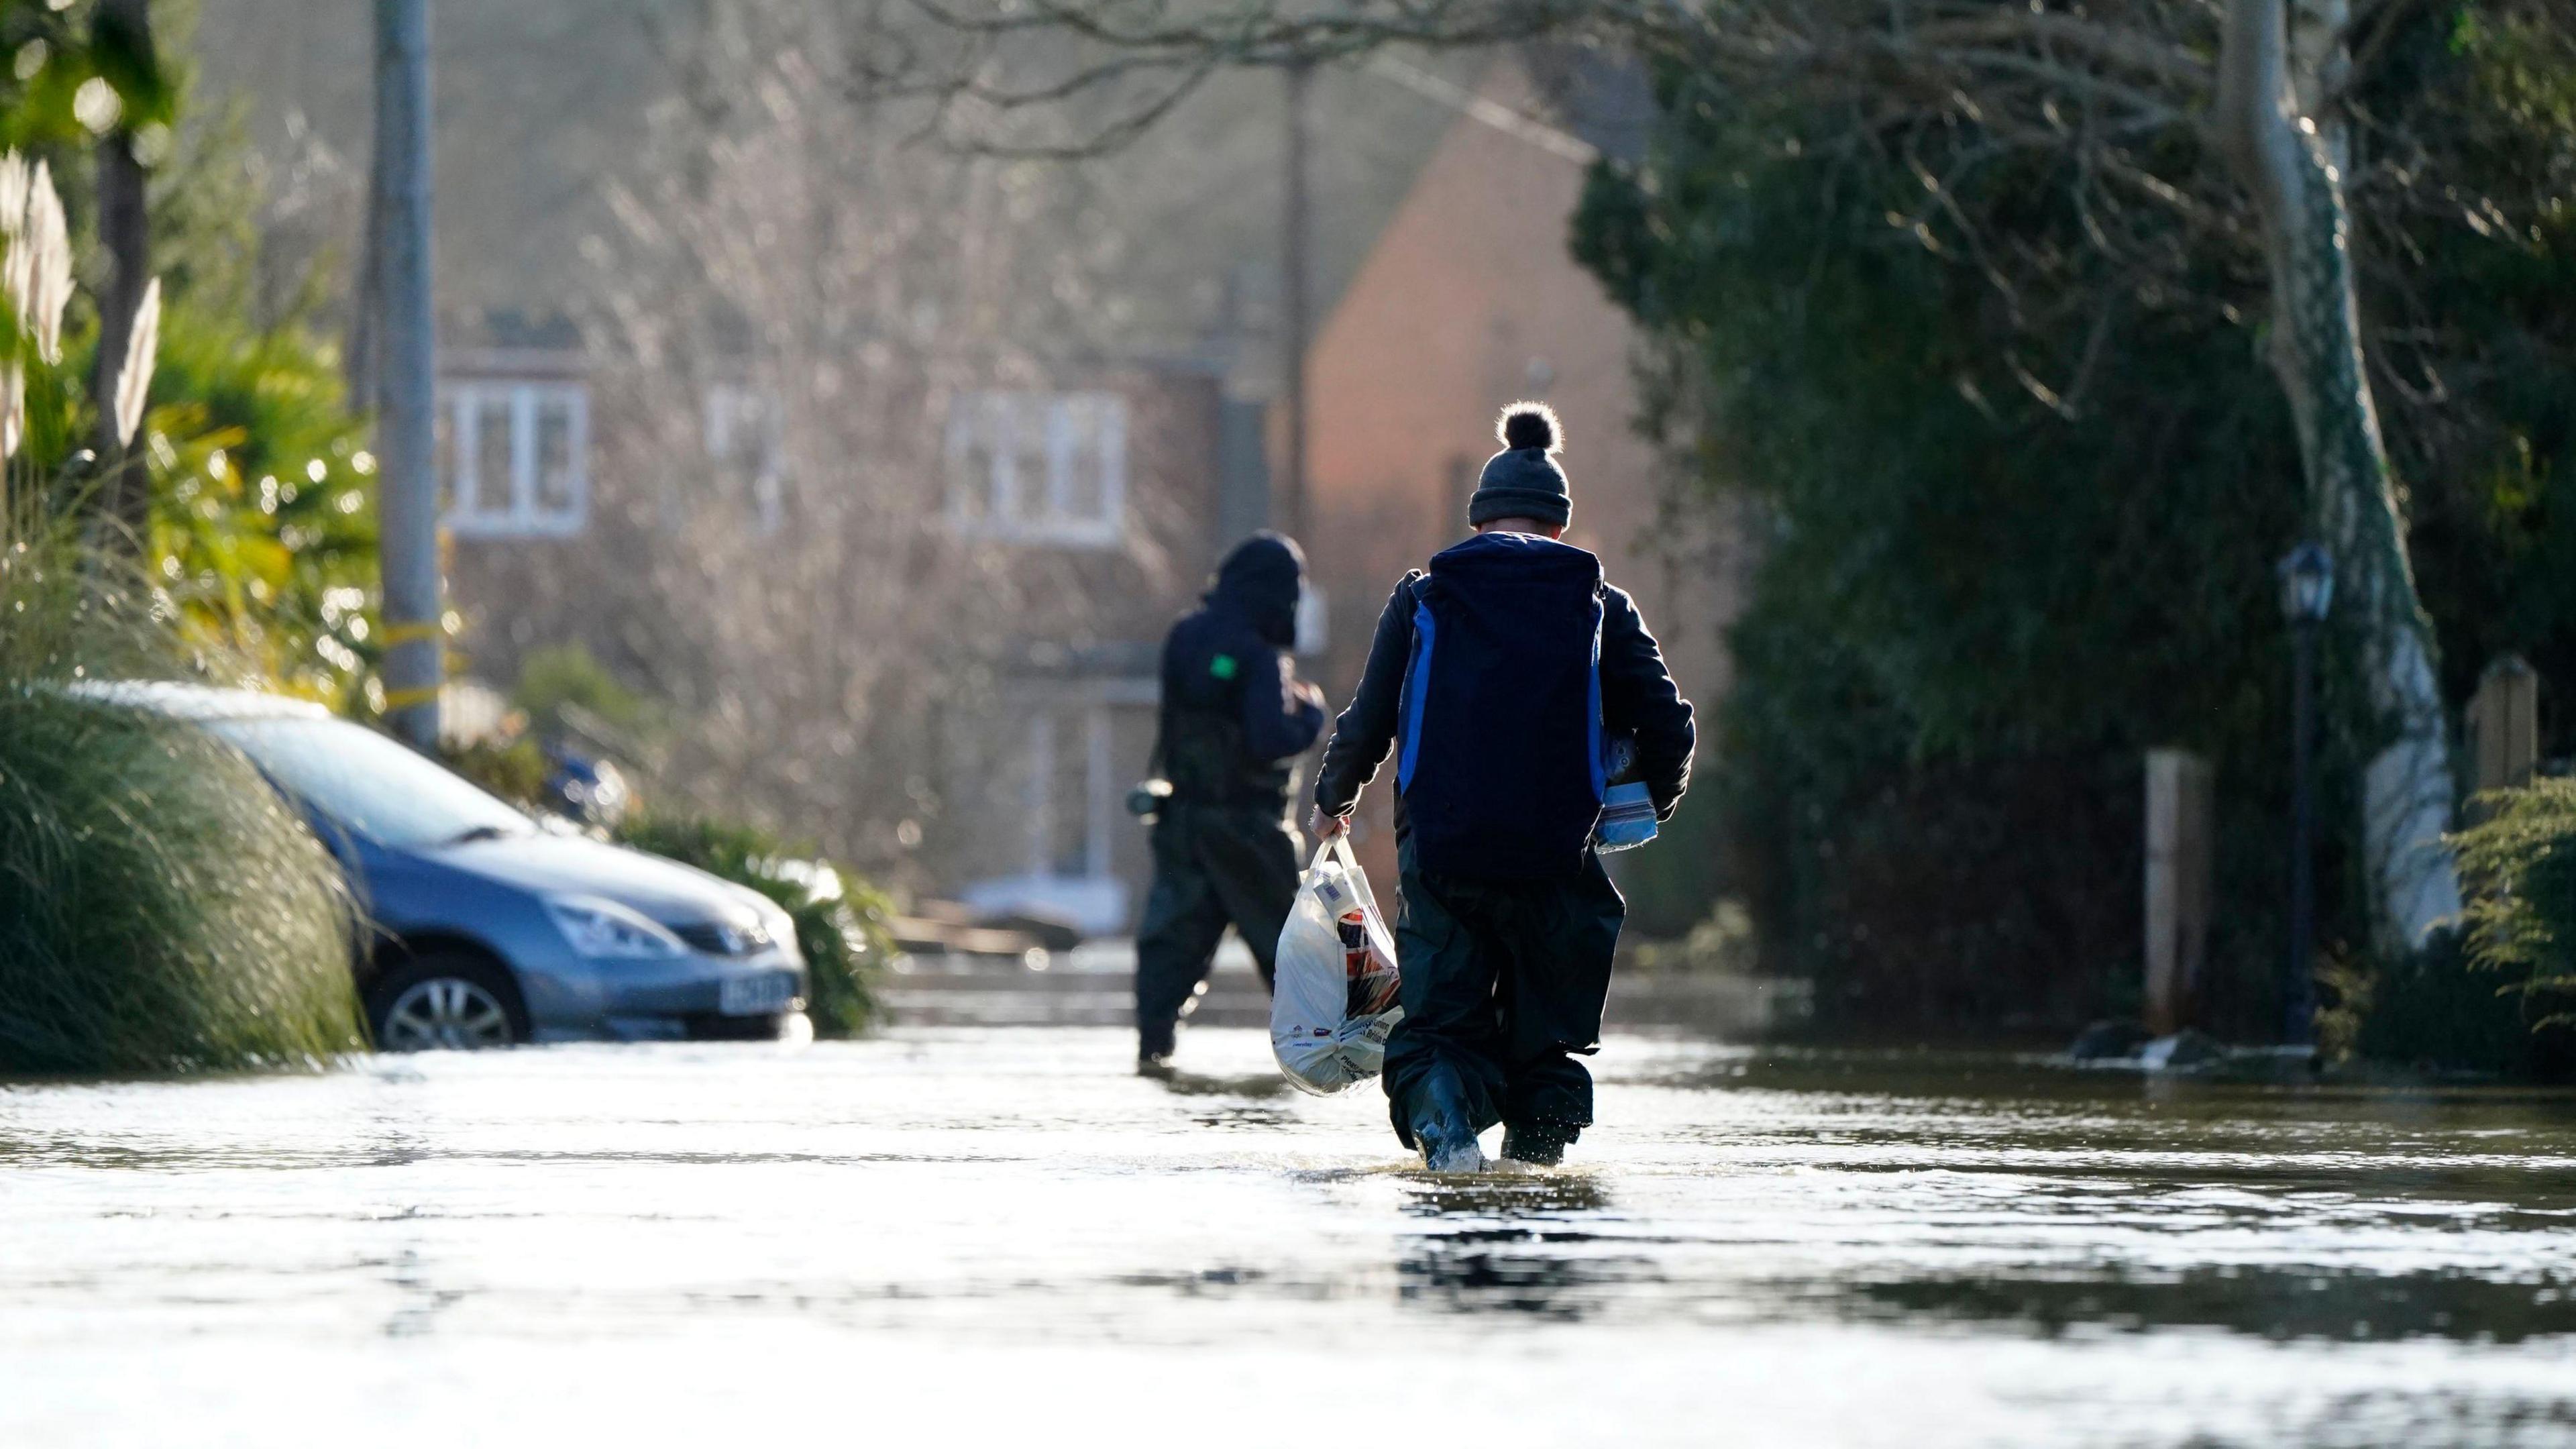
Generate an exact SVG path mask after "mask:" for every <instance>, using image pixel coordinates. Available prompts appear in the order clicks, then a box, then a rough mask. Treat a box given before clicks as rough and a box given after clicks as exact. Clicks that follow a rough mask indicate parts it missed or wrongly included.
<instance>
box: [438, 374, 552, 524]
mask: <svg viewBox="0 0 2576 1449" xmlns="http://www.w3.org/2000/svg"><path fill="white" fill-rule="evenodd" d="M438 480H439V491H440V493H441V495H442V506H441V517H442V518H443V519H444V520H445V522H446V524H447V527H448V529H449V531H450V532H452V533H455V534H457V535H459V536H462V537H476V538H561V537H566V536H569V535H571V534H576V533H579V532H581V530H582V526H583V525H584V524H585V523H587V522H588V521H589V518H590V391H589V389H587V388H585V387H583V386H582V385H581V384H580V383H578V382H565V381H533V380H526V379H517V378H449V379H446V380H445V381H443V382H441V383H440V384H439V410H438Z"/></svg>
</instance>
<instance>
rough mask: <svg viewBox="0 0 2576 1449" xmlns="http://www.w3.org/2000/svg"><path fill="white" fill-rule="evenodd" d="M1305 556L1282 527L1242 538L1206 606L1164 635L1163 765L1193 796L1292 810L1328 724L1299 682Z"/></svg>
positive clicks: (1204, 801) (1181, 790)
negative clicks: (1295, 772) (1303, 761)
mask: <svg viewBox="0 0 2576 1449" xmlns="http://www.w3.org/2000/svg"><path fill="white" fill-rule="evenodd" d="M1305 570H1306V565H1305V560H1304V559H1303V558H1302V557H1300V556H1299V555H1298V553H1297V548H1296V545H1294V544H1292V543H1290V542H1289V541H1288V540H1286V539H1284V538H1281V537H1279V536H1278V535H1276V534H1269V533H1261V534H1255V535H1254V536H1252V537H1251V538H1248V539H1246V540H1244V541H1243V542H1242V543H1241V544H1239V545H1237V546H1236V547H1235V549H1234V551H1233V552H1232V553H1230V554H1227V555H1226V558H1225V562H1224V563H1223V564H1221V565H1219V566H1218V569H1217V576H1216V582H1215V584H1214V585H1213V586H1212V587H1210V588H1209V590H1208V593H1207V597H1206V599H1205V601H1204V604H1203V606H1202V607H1201V608H1200V609H1199V610H1198V611H1197V612H1196V613H1193V614H1189V615H1187V616H1185V617H1184V618H1182V620H1181V621H1180V622H1179V623H1177V624H1174V625H1173V626H1172V632H1171V634H1170V636H1169V637H1167V638H1166V639H1165V640H1164V641H1163V719H1162V743H1161V752H1162V760H1161V764H1162V772H1163V775H1164V777H1165V778H1167V779H1169V780H1170V781H1171V782H1172V796H1173V798H1174V799H1176V800H1178V801H1181V802H1182V803H1185V804H1200V805H1241V806H1255V807H1258V808H1261V809H1265V810H1278V809H1284V808H1285V807H1286V805H1287V801H1288V790H1289V780H1290V772H1291V767H1292V765H1293V763H1294V762H1295V760H1296V758H1297V756H1299V755H1302V754H1304V753H1305V752H1306V751H1307V749H1308V748H1309V747H1311V746H1312V745H1313V744H1314V743H1315V737H1316V736H1317V735H1319V734H1321V733H1323V729H1324V711H1323V708H1322V707H1321V706H1319V705H1317V704H1316V703H1315V702H1314V701H1312V700H1311V699H1301V698H1299V697H1298V696H1297V694H1296V692H1295V689H1294V679H1295V674H1294V667H1293V665H1292V663H1291V661H1290V659H1289V656H1288V650H1289V647H1290V646H1291V645H1293V644H1295V643H1296V640H1297V593H1298V588H1299V585H1300V584H1301V583H1302V582H1303V580H1304V577H1305Z"/></svg>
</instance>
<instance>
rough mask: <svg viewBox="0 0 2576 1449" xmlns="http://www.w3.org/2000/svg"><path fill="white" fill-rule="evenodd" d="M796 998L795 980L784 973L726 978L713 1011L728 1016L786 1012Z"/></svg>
mask: <svg viewBox="0 0 2576 1449" xmlns="http://www.w3.org/2000/svg"><path fill="white" fill-rule="evenodd" d="M795 995H796V978H795V977H794V976H791V975H789V974H787V973H786V972H783V971H772V972H768V973H766V974H764V975H759V976H728V977H726V978H725V982H724V985H723V986H722V987H720V988H718V995H717V998H716V1009H717V1010H718V1011H721V1012H723V1013H724V1014H725V1015H727V1016H768V1015H770V1014H772V1013H775V1012H781V1011H785V1010H786V1009H787V1005H788V1003H789V1002H790V1001H793V1000H794V999H795Z"/></svg>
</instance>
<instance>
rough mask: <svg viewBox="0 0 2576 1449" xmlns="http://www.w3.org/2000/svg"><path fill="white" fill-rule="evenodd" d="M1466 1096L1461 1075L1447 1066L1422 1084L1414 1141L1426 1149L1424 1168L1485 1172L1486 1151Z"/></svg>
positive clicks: (1415, 1119)
mask: <svg viewBox="0 0 2576 1449" xmlns="http://www.w3.org/2000/svg"><path fill="white" fill-rule="evenodd" d="M1463 1098H1464V1093H1463V1092H1461V1091H1460V1089H1459V1086H1458V1078H1457V1075H1456V1074H1455V1073H1453V1072H1451V1071H1450V1070H1449V1069H1448V1068H1446V1067H1437V1068H1434V1069H1433V1070H1432V1072H1431V1073H1430V1075H1429V1076H1428V1077H1426V1078H1425V1079H1424V1081H1423V1083H1422V1100H1421V1103H1420V1104H1419V1105H1418V1106H1417V1107H1415V1109H1414V1116H1413V1142H1414V1145H1415V1146H1417V1147H1419V1148H1421V1149H1422V1165H1423V1166H1424V1167H1425V1168H1427V1169H1429V1170H1430V1171H1432V1172H1482V1171H1484V1170H1485V1149H1484V1148H1482V1147H1481V1146H1478V1145H1477V1142H1476V1129H1475V1128H1473V1127H1472V1126H1469V1125H1468V1123H1469V1121H1470V1119H1469V1117H1468V1115H1467V1104H1466V1102H1465V1101H1464V1100H1463Z"/></svg>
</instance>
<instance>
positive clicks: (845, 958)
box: [617, 815, 894, 1036]
mask: <svg viewBox="0 0 2576 1449" xmlns="http://www.w3.org/2000/svg"><path fill="white" fill-rule="evenodd" d="M617 839H618V841H619V843H621V844H624V845H631V846H633V847H634V848H636V849H637V850H645V851H650V852H652V853H653V854H655V855H661V856H668V857H669V858H671V859H673V860H676V861H680V862H682V863H684V864H688V865H694V866H696V867H697V868H698V869H700V870H703V871H705V872H707V873H708V874H710V875H716V876H721V877H723V878H724V879H726V880H729V881H733V882H735V883H736V884H739V885H746V886H749V887H751V888H752V889H753V890H756V891H758V892H760V893H761V894H762V895H765V896H767V897H769V898H770V899H771V900H773V901H776V902H777V903H778V904H779V905H781V906H783V907H785V908H786V910H787V913H788V915H789V916H791V917H793V918H794V919H795V922H796V944H797V946H798V948H799V949H801V950H802V951H803V952H804V953H805V964H806V967H807V969H808V972H809V974H810V975H811V977H812V986H811V989H810V990H809V992H808V993H807V997H806V1015H808V1016H809V1017H811V1018H812V1019H813V1022H814V1032H815V1035H817V1036H855V1035H857V1034H858V1033H860V1032H862V1031H865V1030H867V1028H868V1027H869V1026H870V1025H871V1024H873V1023H874V1022H875V1020H876V1017H877V1012H878V1010H879V1007H878V1004H877V998H876V991H875V987H874V978H875V975H876V971H877V968H878V967H879V965H880V964H882V963H883V962H884V961H885V960H886V958H887V957H888V956H889V955H890V954H891V953H892V952H893V949H894V941H893V938H892V937H891V936H890V935H888V934H887V929H886V922H887V920H888V918H889V917H890V916H891V915H892V914H893V906H892V904H891V903H890V902H888V901H887V899H886V898H885V897H884V896H883V895H882V894H880V893H879V892H878V891H877V890H876V889H875V888H874V887H872V886H870V885H868V884H867V883H866V882H865V881H863V880H861V879H860V878H859V877H857V876H855V875H851V874H850V873H848V872H846V871H844V870H841V869H840V868H839V867H837V866H834V865H832V864H831V863H829V862H827V861H809V860H801V859H798V858H797V852H795V851H793V850H791V849H789V848H788V847H787V846H786V845H784V844H783V843H782V842H781V841H780V840H779V838H778V837H777V836H775V835H773V834H771V833H769V832H768V831H765V830H762V829H760V828H759V827H757V826H751V825H740V824H734V823H730V822H725V821H718V820H709V819H706V818H704V817H694V816H674V815H649V816H643V817H639V818H637V819H634V820H631V821H629V822H628V823H626V824H625V825H622V826H620V827H619V829H618V831H617Z"/></svg>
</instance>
